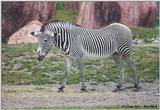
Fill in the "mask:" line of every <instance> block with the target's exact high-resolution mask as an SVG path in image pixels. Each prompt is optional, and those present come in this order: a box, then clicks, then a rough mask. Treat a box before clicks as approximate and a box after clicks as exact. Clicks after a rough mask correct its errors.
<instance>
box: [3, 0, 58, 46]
mask: <svg viewBox="0 0 160 110" xmlns="http://www.w3.org/2000/svg"><path fill="white" fill-rule="evenodd" d="M55 7H56V5H55V2H31V1H27V2H2V42H4V43H5V42H7V41H8V38H9V36H10V35H12V34H13V33H14V32H15V31H17V30H18V29H20V28H21V27H22V26H24V25H26V24H27V23H28V22H30V21H32V20H39V21H41V22H42V23H44V22H46V21H47V20H49V19H50V18H51V17H52V16H53V15H54V12H55Z"/></svg>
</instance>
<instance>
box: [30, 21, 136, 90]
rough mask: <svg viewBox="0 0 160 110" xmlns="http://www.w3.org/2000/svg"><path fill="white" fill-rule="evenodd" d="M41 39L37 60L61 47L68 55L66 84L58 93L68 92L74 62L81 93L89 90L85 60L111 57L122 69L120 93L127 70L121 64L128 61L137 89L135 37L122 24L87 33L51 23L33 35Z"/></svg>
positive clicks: (58, 22)
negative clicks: (68, 82)
mask: <svg viewBox="0 0 160 110" xmlns="http://www.w3.org/2000/svg"><path fill="white" fill-rule="evenodd" d="M31 34H32V35H34V36H37V37H38V44H39V48H38V50H37V53H38V60H40V61H41V60H43V58H44V57H45V56H46V55H47V53H48V52H49V50H50V49H51V47H58V48H60V49H61V51H62V53H63V54H64V55H65V65H64V74H65V75H64V81H63V83H62V85H61V86H60V88H59V90H63V89H64V88H65V85H66V82H67V74H68V72H69V69H70V66H71V60H72V58H76V60H77V62H78V68H79V72H80V79H81V82H82V88H81V90H83V91H84V90H86V86H85V78H84V64H83V60H84V58H85V57H88V58H92V59H95V58H106V57H107V56H109V55H112V56H113V58H114V60H115V62H116V64H117V65H118V68H119V73H120V76H119V83H118V85H117V88H116V90H115V91H117V90H121V87H122V82H123V78H124V71H125V67H124V65H123V62H122V60H123V59H127V61H128V63H129V66H130V67H131V70H132V76H133V81H134V86H135V87H136V88H137V89H138V80H137V76H136V68H135V64H134V61H133V59H132V57H131V55H130V54H131V45H132V34H131V31H130V29H129V28H128V27H127V26H125V25H123V24H119V23H113V24H111V25H109V26H106V27H103V28H100V29H87V28H84V27H81V26H79V25H77V24H73V23H69V22H63V21H50V22H48V23H45V24H44V25H43V26H42V28H41V30H40V31H39V32H32V33H31Z"/></svg>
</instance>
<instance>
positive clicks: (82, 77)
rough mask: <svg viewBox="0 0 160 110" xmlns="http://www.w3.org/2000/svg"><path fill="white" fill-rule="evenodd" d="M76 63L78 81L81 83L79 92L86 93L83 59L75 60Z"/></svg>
mask: <svg viewBox="0 0 160 110" xmlns="http://www.w3.org/2000/svg"><path fill="white" fill-rule="evenodd" d="M77 63H78V68H79V74H80V81H81V83H82V87H81V91H86V86H85V77H84V62H83V58H82V57H79V58H77Z"/></svg>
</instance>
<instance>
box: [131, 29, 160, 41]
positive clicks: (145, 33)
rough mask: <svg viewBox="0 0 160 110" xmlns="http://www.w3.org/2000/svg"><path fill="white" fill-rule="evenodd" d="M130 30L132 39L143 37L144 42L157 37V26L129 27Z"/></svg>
mask: <svg viewBox="0 0 160 110" xmlns="http://www.w3.org/2000/svg"><path fill="white" fill-rule="evenodd" d="M131 31H132V33H133V39H135V38H138V39H143V40H144V41H145V42H146V43H150V42H151V41H152V40H151V39H152V38H158V37H159V31H158V29H157V28H145V27H131Z"/></svg>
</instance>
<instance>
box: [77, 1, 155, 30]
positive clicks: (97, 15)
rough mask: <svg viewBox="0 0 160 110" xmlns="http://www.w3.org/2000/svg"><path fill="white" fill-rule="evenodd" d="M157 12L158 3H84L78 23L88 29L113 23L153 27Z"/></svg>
mask: <svg viewBox="0 0 160 110" xmlns="http://www.w3.org/2000/svg"><path fill="white" fill-rule="evenodd" d="M157 12H158V6H157V4H156V2H82V3H81V7H80V12H79V17H78V21H77V23H78V24H79V25H81V26H84V27H87V28H97V27H101V26H103V25H106V24H107V25H108V24H110V23H113V22H121V23H123V24H126V25H136V26H153V24H154V22H155V19H156V16H157Z"/></svg>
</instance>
